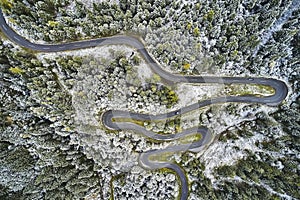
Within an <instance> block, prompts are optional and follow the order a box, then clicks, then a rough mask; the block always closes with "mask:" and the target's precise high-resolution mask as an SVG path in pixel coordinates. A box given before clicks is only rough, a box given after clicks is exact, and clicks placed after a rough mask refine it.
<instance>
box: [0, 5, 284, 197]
mask: <svg viewBox="0 0 300 200" xmlns="http://www.w3.org/2000/svg"><path fill="white" fill-rule="evenodd" d="M0 29H1V31H2V32H3V33H4V34H5V35H6V36H7V37H8V38H9V39H10V40H11V41H13V42H15V43H16V44H18V45H20V46H23V47H25V48H28V49H32V50H35V51H41V52H59V51H69V50H76V49H82V48H90V47H96V46H103V45H120V44H122V45H124V44H125V45H129V46H132V47H134V48H135V49H136V50H137V51H138V52H139V53H140V54H141V56H142V57H143V58H144V59H145V61H146V62H147V63H148V64H149V66H150V67H151V68H152V70H153V71H154V72H155V73H157V74H158V75H160V76H161V77H162V78H163V79H165V80H167V81H168V82H171V83H182V82H185V83H215V84H260V85H266V86H270V87H272V88H273V89H274V91H275V92H274V94H272V95H270V96H263V97H257V96H254V95H248V96H225V97H219V98H215V99H209V100H205V101H201V102H198V103H195V104H192V105H188V106H186V107H183V108H181V109H179V110H175V111H172V112H169V113H165V114H159V115H151V114H139V113H133V112H127V111H117V110H109V111H107V112H105V113H104V114H103V115H102V123H103V125H105V126H106V127H107V128H109V129H112V130H133V131H135V132H138V133H141V134H143V135H144V136H146V137H148V138H151V139H154V140H157V141H173V140H179V139H182V138H184V137H188V136H190V135H194V134H196V133H197V134H201V135H202V137H201V139H200V140H199V141H194V142H191V143H188V144H178V145H175V146H169V147H167V148H165V149H159V150H151V151H147V152H144V153H141V155H140V157H139V164H140V165H141V166H142V167H144V168H147V169H160V168H169V169H172V170H174V171H175V172H176V173H177V175H178V177H179V179H180V181H181V184H180V185H181V193H180V199H181V200H185V199H187V198H188V180H187V178H186V176H185V174H184V171H183V170H182V169H181V168H180V167H179V166H178V165H176V164H174V163H171V162H159V161H153V160H151V158H150V157H151V156H154V155H161V154H164V153H172V152H174V153H176V152H185V151H192V152H199V151H201V150H202V149H203V148H204V147H205V146H207V145H208V144H209V143H210V142H212V139H213V134H212V133H211V132H209V130H208V129H207V128H205V127H196V128H192V129H188V130H183V131H182V132H181V133H177V134H172V135H162V134H157V133H154V132H152V131H148V130H146V129H145V128H144V127H142V126H139V125H137V124H135V123H131V122H117V120H114V119H117V118H120V119H134V120H139V121H145V120H147V121H148V120H162V119H167V118H171V117H174V116H178V115H183V114H186V113H188V112H190V111H193V110H195V109H199V108H201V107H204V106H208V105H212V104H217V103H225V102H246V103H260V104H267V105H270V106H276V105H278V104H280V103H281V102H282V101H283V100H284V99H285V98H286V96H287V93H288V88H287V86H286V84H285V83H284V82H282V81H280V80H277V79H272V78H248V77H214V76H181V75H176V74H171V73H169V72H167V71H165V70H164V69H163V68H162V67H161V66H160V65H159V64H158V62H157V61H156V60H155V59H154V58H153V57H152V56H151V55H150V54H149V53H148V51H147V50H146V49H145V46H144V44H143V42H141V41H140V40H139V39H138V38H135V37H131V36H127V35H117V36H112V37H106V38H100V39H93V40H87V41H78V42H71V43H63V44H35V43H32V42H30V41H28V40H26V39H25V38H23V37H22V36H20V35H18V34H17V33H16V32H15V31H14V30H12V29H11V28H10V27H9V26H8V25H7V23H6V20H5V19H4V17H3V13H2V10H1V9H0Z"/></svg>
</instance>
